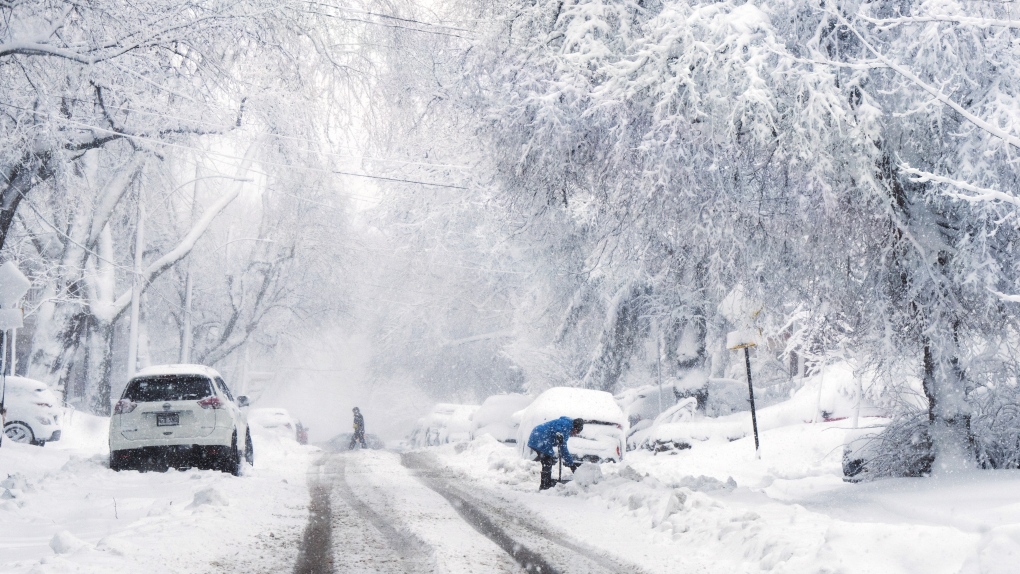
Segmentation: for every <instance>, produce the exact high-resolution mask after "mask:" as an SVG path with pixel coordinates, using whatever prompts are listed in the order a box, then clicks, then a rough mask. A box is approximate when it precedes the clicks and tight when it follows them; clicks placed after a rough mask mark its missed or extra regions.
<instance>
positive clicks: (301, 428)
mask: <svg viewBox="0 0 1020 574" xmlns="http://www.w3.org/2000/svg"><path fill="white" fill-rule="evenodd" d="M297 441H298V444H308V427H306V426H305V425H303V424H301V421H298V422H297Z"/></svg>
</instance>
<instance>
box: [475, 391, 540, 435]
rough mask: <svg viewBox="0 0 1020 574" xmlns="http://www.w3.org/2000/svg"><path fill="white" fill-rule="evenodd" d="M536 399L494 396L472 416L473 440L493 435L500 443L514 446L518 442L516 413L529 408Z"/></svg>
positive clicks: (522, 396)
mask: <svg viewBox="0 0 1020 574" xmlns="http://www.w3.org/2000/svg"><path fill="white" fill-rule="evenodd" d="M533 400H535V398H534V397H529V396H527V395H521V394H517V393H511V394H509V395H494V396H491V397H489V398H487V399H485V400H484V401H482V406H480V407H478V410H477V411H475V412H474V414H472V415H471V438H472V439H474V438H477V437H480V436H482V435H485V434H488V435H492V437H493V438H495V439H496V440H498V441H499V442H505V443H509V444H513V443H516V442H517V426H518V422H517V421H515V420H514V413H515V412H517V411H519V410H521V409H523V408H524V407H527V406H528V405H530V404H531V401H533Z"/></svg>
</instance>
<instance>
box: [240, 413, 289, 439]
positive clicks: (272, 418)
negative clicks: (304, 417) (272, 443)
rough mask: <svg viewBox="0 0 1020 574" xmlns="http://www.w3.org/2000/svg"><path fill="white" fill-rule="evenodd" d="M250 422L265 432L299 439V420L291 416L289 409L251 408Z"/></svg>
mask: <svg viewBox="0 0 1020 574" xmlns="http://www.w3.org/2000/svg"><path fill="white" fill-rule="evenodd" d="M248 424H249V425H251V426H252V427H254V428H256V429H257V430H258V431H262V432H263V434H270V435H273V436H277V437H280V438H286V439H290V440H297V438H298V436H297V421H295V420H294V417H292V416H290V413H289V412H287V409H279V408H261V409H251V410H250V411H249V412H248Z"/></svg>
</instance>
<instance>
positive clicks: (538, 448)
mask: <svg viewBox="0 0 1020 574" xmlns="http://www.w3.org/2000/svg"><path fill="white" fill-rule="evenodd" d="M582 428H584V419H571V418H570V417H560V418H558V419H553V420H551V421H549V422H545V423H542V424H540V425H538V426H537V427H535V428H534V429H533V430H532V431H531V435H530V436H529V437H528V448H530V449H532V450H534V451H535V452H537V453H538V462H540V463H542V479H541V482H540V483H539V485H538V489H539V490H545V489H547V488H552V487H553V485H554V484H556V483H555V482H553V479H552V467H553V465H554V464H556V454H557V453H556V451H557V449H559V455H560V456H561V457H563V464H565V465H567V466H568V467H570V469H571V470H576V469H577V467H579V466H581V464H580V463H578V462H576V461H575V460H574V457H572V456H570V451H569V450H568V449H567V439H568V438H570V437H572V436H577V435H579V434H581V429H582Z"/></svg>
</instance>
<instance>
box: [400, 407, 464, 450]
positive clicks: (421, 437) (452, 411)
mask: <svg viewBox="0 0 1020 574" xmlns="http://www.w3.org/2000/svg"><path fill="white" fill-rule="evenodd" d="M477 410H478V405H456V404H451V403H439V404H437V405H436V406H434V407H432V412H430V413H429V414H427V415H425V416H424V417H422V418H420V419H418V423H417V424H416V425H415V427H414V430H413V431H411V437H410V440H411V446H413V447H417V448H421V447H425V446H438V445H441V444H446V443H450V442H461V441H467V440H471V415H472V414H474V412H475V411H477Z"/></svg>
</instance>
